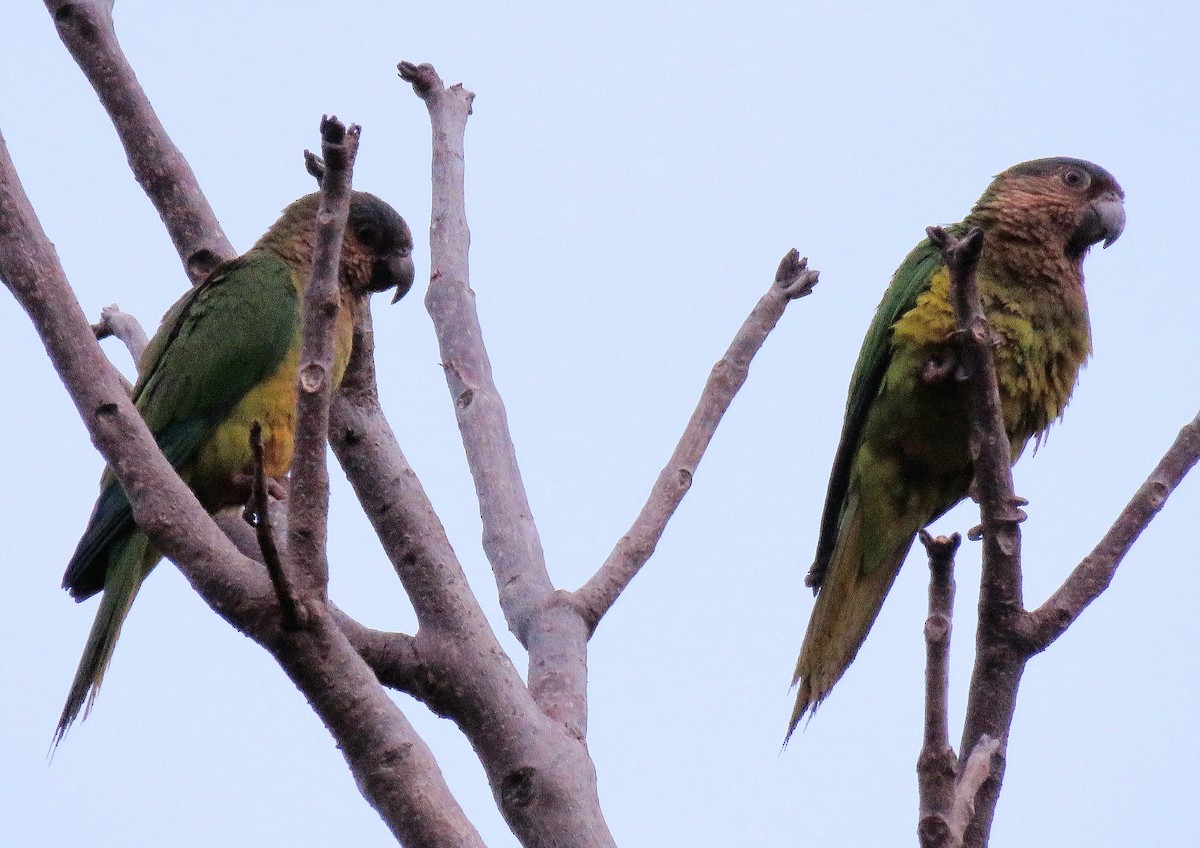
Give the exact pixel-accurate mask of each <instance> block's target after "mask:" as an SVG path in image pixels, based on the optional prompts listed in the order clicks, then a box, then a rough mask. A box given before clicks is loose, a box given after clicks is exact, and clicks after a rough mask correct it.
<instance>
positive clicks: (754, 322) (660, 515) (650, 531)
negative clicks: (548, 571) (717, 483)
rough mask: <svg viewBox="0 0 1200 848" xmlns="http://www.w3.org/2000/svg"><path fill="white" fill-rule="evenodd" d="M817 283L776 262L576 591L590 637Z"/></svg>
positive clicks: (795, 258) (798, 266)
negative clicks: (631, 508) (631, 511)
mask: <svg viewBox="0 0 1200 848" xmlns="http://www.w3.org/2000/svg"><path fill="white" fill-rule="evenodd" d="M817 279H818V273H817V272H816V271H813V270H809V269H808V259H807V258H804V259H801V258H800V255H799V253H797V251H796V250H794V249H793V250H791V251H790V252H788V254H787V255H786V256H784V258H783V260H782V261H781V262H780V263H779V269H778V271H776V273H775V281H774V283H772V285H771V288H769V289H768V290H767V293H766V294H764V295H763V296H762V297H761V298H760V299H759V301H758V303H757V304H756V305H755V307H754V309H753V310H752V311H751V312H750V315H749V317H747V318H746V320H745V322H744V323H743V324H742V326H741V329H739V330H738V332H737V335H735V336H734V338H733V341H732V343H730V345H729V349H728V350H727V351H725V355H724V356H723V357H721V359H720V360H718V362H717V364H716V365H714V366H713V369H712V372H711V373H710V374H709V377H708V382H707V383H706V384H705V386H704V391H703V392H702V393H701V395H700V400H699V401H698V402H697V404H696V409H695V410H694V411H693V412H692V417H691V419H690V420H689V421H688V423H687V427H686V428H685V429H684V431H683V435H682V436H681V437H680V439H679V443H678V444H677V445H676V446H675V451H674V453H672V454H671V458H670V459H669V460H668V461H667V464H666V466H665V467H664V468H663V470H662V472H661V473H660V474H659V475H658V479H657V480H656V481H655V483H654V486H653V488H651V490H650V496H649V497H648V498H647V499H646V503H645V505H644V506H643V507H642V510H641V512H640V513H638V516H637V518H636V519H635V520H634V522H633V526H631V527H630V528H629V531H628V532H627V533H626V534H625V535H624V536H622V537H621V539H620V540H619V541H618V542H617V544H616V547H614V548H613V551H612V553H610V554H609V555H608V559H607V560H605V561H604V564H603V565H602V566H601V567H600V570H599V571H597V572H596V573H595V574H594V575H593V576H592V577H591V579H589V580H588V581H587V583H585V584H584V585H583V586H581V587H580V588H579V589H578V590H576V592H575V601H576V603H577V605H578V606H579V608H580V609H581V610H582V612H583V615H584V620H585V622H586V623H587V625H588V628H589V632H590V631H592V630H595V628H596V626H597V625H598V624H599V622H600V619H601V618H602V617H603V616H604V614H605V613H606V612H608V610H609V609H610V608H611V607H612V605H613V604H614V603H615V602H616V600H617V598H618V597H620V594H621V592H623V591H624V590H625V587H626V586H628V585H629V582H630V581H631V580H633V578H634V576H635V575H636V574H637V573H638V571H639V570H640V569H641V567H642V566H643V565H645V564H646V561H647V560H648V559H649V558H650V556H651V555H652V554H653V553H654V549H655V547H657V545H658V541H659V539H661V538H662V534H663V531H664V530H665V529H666V527H667V522H668V521H670V520H671V516H672V515H674V514H675V510H676V509H677V508H678V507H679V504H680V502H681V501H682V500H683V497H684V495H686V494H687V492H688V489H689V488H690V487H691V485H692V477H693V475H694V474H695V472H696V467H697V466H698V465H699V464H700V460H701V458H702V457H703V456H704V451H705V450H706V449H707V448H708V444H709V442H710V441H711V440H712V437H713V433H714V432H716V429H717V425H718V424H720V423H721V418H722V416H724V415H725V412H726V410H728V409H729V405H730V404H731V403H732V402H733V398H734V396H735V395H736V394H737V392H738V390H739V389H740V388H741V387H742V384H743V383H745V382H746V377H747V376H748V375H749V370H750V362H751V360H752V359H753V358H754V355H755V354H756V353H758V351H759V349H760V348H761V347H762V345H763V343H764V342H765V341H766V338H767V335H768V334H769V333H770V332H771V330H773V329H774V328H775V325H776V324H777V323H778V322H779V319H780V318H781V317H782V316H783V311H784V310H785V309H786V308H787V305H788V304H789V303H791V302H792V301H793V300H796V299H798V298H801V297H804V296H805V295H808V294H810V293H811V292H812V290H813V287H814V286H815V285H816V284H817Z"/></svg>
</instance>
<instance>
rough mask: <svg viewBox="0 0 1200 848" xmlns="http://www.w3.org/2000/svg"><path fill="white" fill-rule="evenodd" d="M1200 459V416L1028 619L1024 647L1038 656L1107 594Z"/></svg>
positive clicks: (1180, 436) (1183, 432) (1190, 423)
mask: <svg viewBox="0 0 1200 848" xmlns="http://www.w3.org/2000/svg"><path fill="white" fill-rule="evenodd" d="M1198 459H1200V415H1198V416H1197V417H1196V418H1194V419H1193V420H1192V421H1190V422H1189V423H1188V424H1185V425H1184V427H1183V429H1182V430H1180V431H1179V435H1178V436H1177V437H1176V438H1175V442H1174V443H1173V444H1172V445H1171V447H1170V448H1169V449H1168V450H1167V452H1166V453H1165V454H1164V455H1163V457H1162V459H1161V460H1159V463H1158V465H1157V466H1156V467H1155V469H1154V470H1153V471H1152V472H1150V476H1149V477H1147V478H1146V482H1144V483H1143V484H1142V485H1141V488H1139V489H1138V490H1137V492H1136V493H1135V494H1134V496H1133V497H1132V498H1131V499H1130V501H1129V503H1128V504H1126V506H1125V508H1124V509H1123V510H1121V514H1120V515H1118V516H1117V520H1116V521H1114V522H1113V525H1112V527H1110V528H1109V530H1108V532H1107V533H1105V534H1104V538H1103V539H1101V540H1100V542H1099V544H1097V545H1096V547H1095V548H1093V549H1092V552H1091V553H1089V554H1088V555H1087V556H1086V557H1084V559H1083V561H1082V562H1080V563H1079V565H1077V566H1076V567H1075V570H1074V571H1072V572H1071V574H1070V576H1068V577H1067V579H1066V581H1065V582H1064V583H1063V584H1062V586H1060V587H1059V588H1058V590H1057V591H1056V592H1055V593H1054V594H1053V595H1051V596H1050V598H1049V599H1048V600H1047V601H1046V602H1045V603H1044V604H1042V605H1041V606H1040V607H1038V608H1037V609H1036V610H1034V611H1033V612H1032V613H1030V615H1029V620H1028V631H1027V632H1028V636H1027V638H1028V641H1029V643H1030V645H1031V649H1032V650H1033V651H1041V650H1044V649H1045V648H1046V647H1047V646H1049V645H1050V643H1052V642H1053V641H1054V640H1055V639H1057V638H1058V637H1059V636H1061V635H1062V634H1063V632H1064V631H1065V630H1066V629H1067V628H1068V627H1070V626H1071V624H1073V623H1074V621H1075V620H1076V619H1077V618H1078V617H1079V616H1080V614H1081V613H1082V612H1083V610H1084V609H1085V608H1086V607H1087V606H1088V604H1090V603H1091V602H1092V601H1094V600H1095V599H1096V598H1098V597H1099V596H1100V593H1101V592H1103V591H1104V590H1105V589H1107V588H1108V585H1109V583H1111V582H1112V578H1113V575H1114V574H1116V571H1117V566H1119V565H1120V564H1121V561H1122V560H1123V559H1124V557H1125V554H1127V553H1128V552H1129V549H1130V548H1131V547H1132V546H1133V543H1134V542H1135V541H1137V538H1138V537H1139V536H1140V535H1141V533H1142V531H1143V530H1145V529H1146V527H1147V526H1149V524H1150V522H1151V521H1152V520H1153V519H1154V516H1155V515H1157V514H1158V512H1159V510H1161V509H1162V508H1163V506H1165V505H1166V502H1167V498H1168V497H1170V495H1171V493H1172V492H1174V491H1175V488H1176V487H1177V486H1178V485H1179V484H1180V483H1181V482H1182V481H1183V478H1184V477H1185V476H1186V475H1187V473H1188V472H1189V471H1191V470H1192V468H1194V467H1195V465H1196V462H1197V460H1198Z"/></svg>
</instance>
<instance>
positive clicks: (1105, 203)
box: [1092, 192, 1125, 247]
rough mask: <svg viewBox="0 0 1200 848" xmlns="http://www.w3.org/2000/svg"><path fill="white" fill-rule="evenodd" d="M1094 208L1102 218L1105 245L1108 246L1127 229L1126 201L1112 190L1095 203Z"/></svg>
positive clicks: (1098, 216)
mask: <svg viewBox="0 0 1200 848" xmlns="http://www.w3.org/2000/svg"><path fill="white" fill-rule="evenodd" d="M1092 209H1094V210H1095V212H1096V217H1097V218H1099V219H1100V225H1101V229H1102V231H1103V233H1104V246H1105V247H1108V246H1110V245H1111V244H1112V243H1113V242H1114V241H1116V240H1117V239H1119V238H1120V237H1121V233H1122V232H1124V231H1125V201H1124V200H1123V199H1122V198H1121V196H1120V195H1118V194H1117V193H1116V192H1110V193H1109V194H1105V195H1102V196H1101V197H1100V198H1099V199H1098V200H1097V201H1096V202H1095V203H1093V204H1092Z"/></svg>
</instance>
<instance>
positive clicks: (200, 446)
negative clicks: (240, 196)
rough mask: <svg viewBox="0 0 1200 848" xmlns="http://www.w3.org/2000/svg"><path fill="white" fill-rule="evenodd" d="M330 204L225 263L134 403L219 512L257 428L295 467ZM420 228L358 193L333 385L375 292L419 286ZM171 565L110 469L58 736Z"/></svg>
mask: <svg viewBox="0 0 1200 848" xmlns="http://www.w3.org/2000/svg"><path fill="white" fill-rule="evenodd" d="M318 205H319V196H318V195H316V194H310V195H308V196H306V197H302V198H300V199H299V200H297V201H296V202H294V203H292V204H291V205H289V206H288V207H287V208H286V209H285V210H284V211H283V214H282V216H281V217H280V218H279V220H278V221H276V222H275V224H274V225H272V227H271V228H270V229H269V230H268V231H267V232H266V234H265V235H264V236H263V237H262V238H261V239H259V240H258V243H257V244H255V245H254V247H253V248H251V249H250V251H249V252H247V253H246V254H245V255H243V256H240V257H238V258H237V259H234V260H232V261H230V262H226V263H225V264H223V265H221V266H219V267H218V268H216V269H215V270H214V271H213V272H212V274H211V275H209V277H208V278H207V279H206V280H205V281H204V282H202V283H200V284H199V285H197V286H195V287H194V288H192V289H191V290H190V291H188V292H187V293H186V294H185V295H184V296H183V297H182V298H181V299H180V300H179V302H178V303H176V304H175V305H174V306H172V307H171V309H170V310H169V311H168V312H167V314H166V316H165V317H164V318H163V322H162V326H160V327H159V329H158V332H157V333H155V335H154V337H153V338H152V339H151V340H150V343H149V345H148V346H147V347H146V350H145V353H144V354H143V355H142V357H141V362H140V369H139V371H140V374H139V377H138V381H137V385H136V386H135V387H134V391H133V401H134V404H135V405H136V407H137V409H138V411H139V412H140V413H141V414H142V417H143V418H144V419H145V420H146V424H147V426H148V427H149V428H150V432H151V433H153V434H154V437H155V440H156V441H157V442H158V446H159V447H160V448H161V449H162V452H163V454H164V455H165V456H166V458H167V459H168V460H169V461H170V462H171V464H172V465H173V466H174V467H175V469H176V470H177V471H178V472H179V475H180V477H182V478H183V480H184V481H185V482H186V483H187V484H188V485H189V486H190V487H191V488H192V490H193V491H194V492H195V493H196V496H197V498H198V499H199V500H200V503H201V504H203V505H204V507H205V509H207V510H208V511H209V512H216V511H217V510H219V509H222V508H224V507H227V506H233V505H236V504H240V503H244V502H245V501H246V499H247V497H248V495H249V484H250V479H251V472H252V454H251V446H250V435H249V434H250V427H251V425H252V424H253V423H254V422H256V421H257V422H258V423H259V424H260V425H261V427H262V440H263V447H264V465H265V470H266V473H267V475H268V476H269V477H275V478H277V477H281V476H283V475H284V474H286V473H287V470H288V466H289V465H290V464H291V461H292V446H293V434H294V428H295V418H296V369H297V364H298V362H299V358H300V335H301V310H302V306H301V304H302V301H303V296H304V289H305V287H306V286H307V285H308V280H309V277H310V276H311V271H312V252H313V246H314V243H315V236H316V217H317V209H318ZM411 253H412V234H411V233H410V232H409V229H408V226H407V225H406V224H405V223H404V220H403V219H402V218H401V217H400V216H399V215H398V214H397V213H396V211H395V210H394V209H392V207H391V206H389V205H388V204H386V203H384V202H383V201H382V200H380V199H379V198H378V197H375V196H374V195H372V194H367V193H365V192H357V191H356V192H354V193H353V194H352V196H351V201H350V212H349V217H348V219H347V223H346V232H345V237H344V239H343V243H342V255H341V266H340V274H339V278H340V285H341V307H340V309H339V312H338V315H337V319H336V322H335V331H334V373H333V386H334V388H336V387H337V385H338V383H339V382H340V381H341V378H342V374H343V372H344V371H345V368H346V363H347V361H348V360H349V357H350V347H351V343H352V335H353V326H354V314H355V311H356V310H358V309H361V308H364V307H365V299H366V297H367V296H369V294H371V293H373V292H380V291H384V290H386V289H389V288H392V287H395V288H396V298H397V299H399V297H400V296H402V295H403V294H404V293H405V292H407V291H408V289H409V288H410V287H411V286H412V283H413V262H412V258H411ZM161 558H162V555H161V554H160V553H159V552H158V551H156V550H155V549H154V548H153V547H152V546H151V544H150V540H149V539H148V538H147V537H146V535H145V534H144V533H142V532H141V531H140V530H139V529H138V527H137V526H136V525H135V524H134V520H133V513H132V510H131V508H130V505H129V501H128V500H127V499H126V496H125V491H124V490H123V489H122V488H121V485H120V483H119V482H118V481H117V479H116V477H115V476H114V475H113V473H112V472H111V470H107V469H106V470H105V472H104V476H103V477H102V478H101V481H100V498H99V500H98V501H97V502H96V506H95V509H94V510H93V512H92V517H91V520H90V521H89V522H88V525H87V529H86V530H85V531H84V534H83V538H82V539H80V541H79V545H78V546H77V547H76V549H75V553H74V555H73V556H72V557H71V562H70V564H69V565H68V566H67V570H66V574H65V576H64V577H63V588H65V589H67V590H68V591H69V592H70V593H71V596H72V597H73V598H75V599H76V600H79V601H82V600H83V599H85V598H88V597H90V596H92V595H94V594H96V593H97V592H101V591H102V592H103V593H104V594H103V596H102V598H101V600H100V607H99V609H98V610H97V612H96V620H95V623H94V624H93V625H92V629H91V632H90V633H89V634H88V639H87V644H86V646H85V647H84V651H83V658H82V659H81V660H80V662H79V668H78V669H77V670H76V672H75V678H74V680H73V681H72V682H71V690H70V694H69V695H68V696H67V703H66V706H64V707H63V711H62V715H61V717H60V718H59V720H58V729H57V730H56V731H55V735H54V742H55V744H57V743H58V742H59V741H60V740H61V739H62V737H63V735H64V734H65V733H66V731H67V728H68V727H69V726H70V725H71V723H72V722H73V721H74V720H75V719H76V718H77V717H78V715H79V713H80V711H81V710H83V709H84V704H85V702H86V704H87V706H88V708H90V707H91V704H92V701H93V700H94V699H95V697H96V692H97V690H98V689H99V688H100V683H101V681H102V680H103V679H104V672H105V670H106V669H107V667H108V663H109V661H110V659H111V658H112V653H113V648H114V647H115V645H116V641H117V636H118V635H119V634H120V631H121V625H122V623H123V622H124V620H125V617H126V615H128V613H129V608H130V605H131V604H132V603H133V599H134V596H135V595H136V594H137V591H138V588H139V587H140V586H141V584H142V581H143V580H145V578H146V575H147V574H149V572H150V570H151V569H152V568H154V566H155V564H156V563H157V562H158V561H159V560H160V559H161Z"/></svg>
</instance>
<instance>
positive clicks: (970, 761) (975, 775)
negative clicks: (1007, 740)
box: [948, 733, 1000, 848]
mask: <svg viewBox="0 0 1200 848" xmlns="http://www.w3.org/2000/svg"><path fill="white" fill-rule="evenodd" d="M999 750H1000V740H999V739H993V738H992V737H990V736H988V735H987V734H986V733H985V734H984V735H983V736H980V737H979V741H978V742H977V743H976V744H975V747H974V748H973V749H972V750H971V756H969V757H967V761H966V763H964V764H963V765H962V768H961V774H960V775H959V778H958V782H957V784H956V785H955V787H954V805H953V806H952V807H951V810H950V816H949V821H948V824H949V831H950V837H951V839H952V840H953V842H952V843H951V844H952V845H953V846H955V848H958V846H960V845H962V844H963V838H964V836H965V835H966V832H967V828H968V827H970V825H971V822H973V821H974V820H975V802H976V798H977V797H978V796H979V789H980V787H981V786H983V784H984V782H986V781H987V779H988V778H989V777H990V776H991V773H992V765H993V763H994V762H995V756H996V754H997V753H998V752H999Z"/></svg>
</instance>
